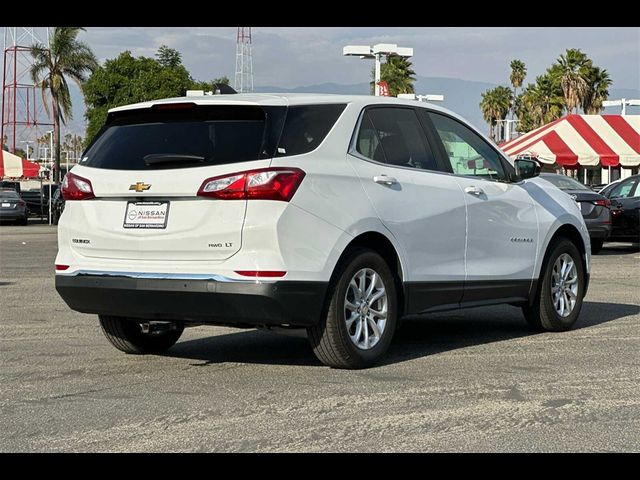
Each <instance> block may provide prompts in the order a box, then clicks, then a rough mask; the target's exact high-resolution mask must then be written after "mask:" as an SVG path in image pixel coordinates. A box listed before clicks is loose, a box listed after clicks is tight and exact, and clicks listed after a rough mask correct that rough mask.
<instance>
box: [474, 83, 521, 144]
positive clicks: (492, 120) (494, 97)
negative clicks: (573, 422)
mask: <svg viewBox="0 0 640 480" xmlns="http://www.w3.org/2000/svg"><path fill="white" fill-rule="evenodd" d="M512 102H513V92H512V91H511V89H510V88H507V87H496V88H494V89H491V90H487V91H486V92H484V93H482V101H481V102H480V109H481V110H482V115H483V117H484V119H485V121H486V122H487V123H488V124H489V136H490V137H491V139H492V140H494V141H495V139H496V133H497V132H496V126H497V123H498V120H504V119H505V118H507V114H508V113H509V111H510V110H511V104H512Z"/></svg>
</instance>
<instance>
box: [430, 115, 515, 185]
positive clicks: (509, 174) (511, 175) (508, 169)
mask: <svg viewBox="0 0 640 480" xmlns="http://www.w3.org/2000/svg"><path fill="white" fill-rule="evenodd" d="M418 108H422V109H423V110H425V111H426V112H428V113H437V114H438V115H442V116H444V117H447V118H450V119H451V120H453V121H455V122H457V123H459V124H460V125H462V126H464V127H467V128H469V129H470V130H471V131H472V132H474V133H476V134H477V133H478V132H476V131H475V130H474V129H473V128H470V126H469V125H467V124H466V123H464V122H461V121H460V120H459V119H457V118H456V117H454V116H453V115H449V114H448V113H446V112H441V111H438V110H433V109H431V108H428V107H418ZM418 118H420V115H418ZM420 121H424V123H425V127H426V128H427V129H428V130H430V131H431V134H432V135H435V136H436V137H435V139H436V142H437V144H438V145H437V147H436V151H437V152H434V153H435V154H436V155H438V154H439V155H440V156H441V157H442V160H446V164H447V165H448V170H450V173H451V175H454V176H456V177H463V178H470V179H475V180H486V181H487V182H498V183H513V184H519V183H522V182H523V180H522V179H520V178H516V176H515V168H514V167H513V165H511V163H510V162H509V161H508V160H507V159H506V158H504V155H503V154H502V153H501V152H500V151H499V150H497V149H496V148H495V147H494V146H493V145H492V144H491V142H486V140H484V138H483V137H482V135H479V136H480V139H481V140H483V141H485V142H486V143H487V145H488V146H489V148H491V149H492V150H493V151H494V152H495V153H496V154H497V156H498V160H499V161H500V163H501V165H502V168H503V169H504V171H505V177H506V178H504V179H499V178H485V177H478V176H475V175H460V174H457V173H453V169H452V168H451V162H450V160H449V155H447V151H446V150H445V148H444V143H443V142H442V139H441V138H440V135H439V134H438V131H437V129H436V127H435V125H434V124H433V122H432V121H431V118H430V117H429V116H428V115H427V116H426V117H425V118H424V119H422V118H421V119H420Z"/></svg>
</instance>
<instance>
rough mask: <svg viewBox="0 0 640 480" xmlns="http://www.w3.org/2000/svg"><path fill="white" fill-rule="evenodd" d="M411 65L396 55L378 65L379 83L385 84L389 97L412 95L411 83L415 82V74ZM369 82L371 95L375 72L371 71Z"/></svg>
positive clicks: (388, 57)
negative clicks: (402, 94)
mask: <svg viewBox="0 0 640 480" xmlns="http://www.w3.org/2000/svg"><path fill="white" fill-rule="evenodd" d="M412 67H413V64H412V63H411V62H410V61H409V60H408V59H406V58H404V57H399V56H397V55H389V56H387V61H386V62H385V63H383V64H382V65H380V81H383V82H387V86H388V87H389V95H391V96H392V97H397V96H398V94H399V93H414V89H413V83H414V82H415V81H416V77H415V75H416V72H415V71H414V70H413V68H412ZM371 78H373V79H374V80H373V81H371V82H370V84H369V85H370V86H371V93H372V94H373V93H374V88H375V85H374V83H375V70H374V71H372V74H371Z"/></svg>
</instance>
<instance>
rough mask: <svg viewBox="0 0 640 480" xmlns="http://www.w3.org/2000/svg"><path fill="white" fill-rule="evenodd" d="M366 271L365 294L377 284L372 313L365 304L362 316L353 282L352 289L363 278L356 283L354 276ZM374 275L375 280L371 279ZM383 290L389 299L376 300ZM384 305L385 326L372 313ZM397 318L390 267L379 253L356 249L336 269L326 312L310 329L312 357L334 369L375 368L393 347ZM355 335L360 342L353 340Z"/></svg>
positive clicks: (395, 293) (394, 289)
mask: <svg viewBox="0 0 640 480" xmlns="http://www.w3.org/2000/svg"><path fill="white" fill-rule="evenodd" d="M363 271H364V272H365V274H364V275H365V277H366V278H365V291H367V290H369V289H368V288H367V287H372V279H376V280H375V282H374V283H373V287H372V294H371V295H370V296H369V298H370V299H372V300H373V301H372V302H371V304H370V306H371V307H372V308H371V311H369V310H370V309H369V307H368V306H366V305H364V304H363V305H362V306H361V308H362V310H361V313H358V311H357V310H356V309H354V308H353V307H355V306H356V304H357V300H358V298H357V297H354V296H353V294H354V293H355V292H356V290H357V291H359V289H354V288H353V287H352V286H351V285H350V283H351V281H352V279H353V280H354V283H353V285H354V286H359V285H360V281H361V280H360V278H361V277H358V279H355V278H354V275H356V274H357V273H358V274H361V273H362V272H363ZM372 273H373V274H375V275H376V277H373V276H371V275H372ZM367 282H368V283H367ZM381 287H383V288H384V293H385V294H386V297H381V298H379V299H375V297H376V296H377V295H380V291H381V290H380V288H381ZM347 296H348V298H349V299H352V300H353V302H354V303H351V301H350V302H349V304H350V305H352V306H351V307H350V306H348V305H347ZM385 303H386V321H385V322H384V323H382V319H383V318H382V316H377V318H376V314H373V313H371V312H383V311H384V304H385ZM373 307H375V309H378V310H375V309H374V308H373ZM350 308H351V310H349V309H350ZM348 311H350V312H351V314H350V315H351V316H353V317H354V318H355V320H353V321H352V323H351V325H350V327H349V329H348V328H347V312H348ZM367 315H370V320H369V319H367ZM397 316H398V296H397V292H396V284H395V279H394V277H393V274H392V273H391V270H390V269H389V266H388V265H387V263H386V262H385V260H384V259H383V258H382V257H381V256H380V255H379V254H378V253H376V252H374V251H372V250H368V249H363V248H358V249H354V250H353V251H352V252H350V254H349V255H348V256H347V257H346V258H345V259H344V260H343V261H341V262H340V264H339V265H338V266H337V267H336V271H335V273H334V275H333V277H332V281H331V282H330V284H329V288H328V290H327V298H326V301H325V308H324V310H323V315H322V318H321V320H320V322H319V323H318V324H317V325H315V326H313V327H310V328H308V329H307V333H308V337H309V342H310V343H311V348H312V349H313V353H315V355H316V356H317V357H318V359H319V360H320V361H321V362H322V363H324V364H325V365H328V366H330V367H334V368H349V369H356V368H365V367H369V366H371V365H374V364H375V363H377V362H378V361H379V360H380V359H381V358H382V357H383V356H384V354H385V353H386V351H387V349H388V348H389V345H390V344H391V340H392V338H393V334H394V332H395V329H396V325H397ZM363 318H364V320H363ZM372 323H373V324H375V325H376V327H377V328H378V329H379V330H378V331H379V332H380V335H377V334H376V333H375V331H374V329H373V326H372ZM358 324H360V325H359V326H358ZM358 328H360V330H358ZM358 332H359V333H360V334H359V335H358ZM352 335H353V336H354V337H357V338H355V340H352V339H351V336H352ZM358 340H359V341H360V343H361V346H360V347H359V346H357V345H356V343H355V342H356V341H358ZM365 342H368V343H365Z"/></svg>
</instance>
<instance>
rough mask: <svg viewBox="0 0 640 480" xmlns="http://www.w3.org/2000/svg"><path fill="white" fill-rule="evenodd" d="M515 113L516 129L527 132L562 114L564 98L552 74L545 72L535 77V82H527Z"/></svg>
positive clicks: (517, 102)
mask: <svg viewBox="0 0 640 480" xmlns="http://www.w3.org/2000/svg"><path fill="white" fill-rule="evenodd" d="M516 104H517V106H518V108H517V110H516V115H517V116H518V120H519V126H518V130H519V131H521V132H528V131H530V130H533V129H535V128H538V127H541V126H542V125H544V124H546V123H549V122H551V121H553V120H556V119H558V118H560V117H561V116H562V113H563V107H564V98H563V94H562V89H561V88H560V86H559V84H558V81H557V79H556V78H554V76H553V75H551V74H549V73H546V74H544V75H539V76H538V77H536V83H535V84H529V85H528V86H527V88H525V89H524V91H523V92H522V94H521V95H520V97H519V98H518V100H517V101H516Z"/></svg>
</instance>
